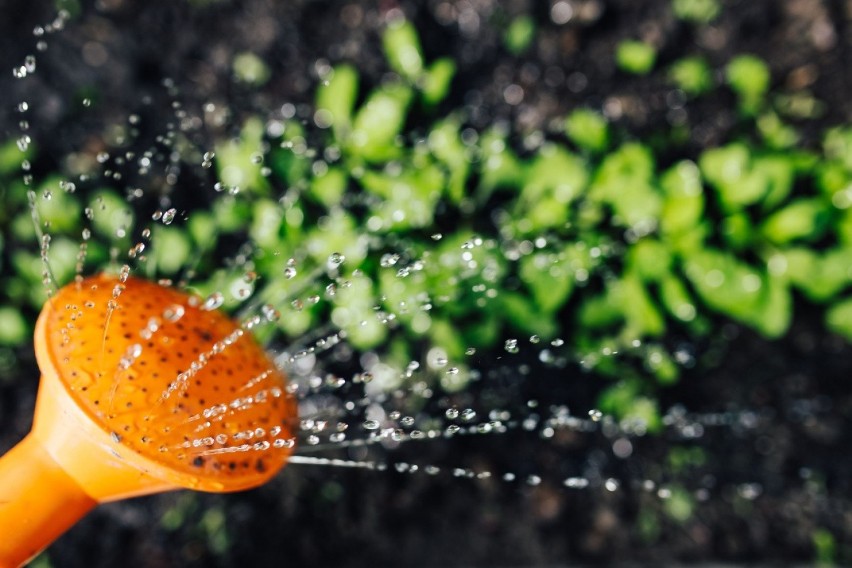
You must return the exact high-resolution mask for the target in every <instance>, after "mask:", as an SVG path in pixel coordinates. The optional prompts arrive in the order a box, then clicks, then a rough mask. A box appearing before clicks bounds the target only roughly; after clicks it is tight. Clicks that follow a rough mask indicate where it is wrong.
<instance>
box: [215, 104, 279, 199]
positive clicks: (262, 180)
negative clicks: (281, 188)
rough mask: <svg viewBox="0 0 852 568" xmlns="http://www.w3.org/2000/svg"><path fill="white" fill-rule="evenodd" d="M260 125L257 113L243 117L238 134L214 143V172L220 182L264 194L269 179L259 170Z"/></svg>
mask: <svg viewBox="0 0 852 568" xmlns="http://www.w3.org/2000/svg"><path fill="white" fill-rule="evenodd" d="M263 133H264V125H263V122H262V121H261V120H260V119H259V118H258V117H251V118H249V119H247V120H246V121H245V123H244V124H243V127H242V129H241V130H240V136H239V138H232V139H230V140H224V141H220V142H217V143H216V172H217V174H218V176H219V181H220V182H221V183H223V184H224V185H226V186H228V187H229V188H231V187H236V188H239V190H240V191H255V192H258V193H262V194H265V193H267V192H268V191H269V183H268V182H267V180H266V177H265V176H264V175H263V174H262V173H261V169H262V166H261V164H262V159H263V156H264V145H263Z"/></svg>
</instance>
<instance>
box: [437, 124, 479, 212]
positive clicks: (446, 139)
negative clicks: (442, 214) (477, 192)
mask: <svg viewBox="0 0 852 568" xmlns="http://www.w3.org/2000/svg"><path fill="white" fill-rule="evenodd" d="M459 128H460V124H459V121H458V120H457V119H456V118H454V117H450V118H447V119H445V120H442V121H440V122H438V124H436V125H435V126H434V127H433V128H432V131H431V132H430V133H429V138H428V144H429V150H430V151H431V152H432V155H433V156H435V158H437V159H438V161H440V162H441V163H443V164H444V165H446V166H447V169H448V170H449V174H450V175H449V180H448V181H449V183H448V184H447V193H448V195H449V197H450V200H451V201H452V202H453V203H459V202H460V201H461V200H462V198H464V195H465V189H466V183H467V178H468V175H469V173H470V149H469V148H468V147H467V146H466V145H465V144H464V143H463V142H462V138H461V134H460V133H459Z"/></svg>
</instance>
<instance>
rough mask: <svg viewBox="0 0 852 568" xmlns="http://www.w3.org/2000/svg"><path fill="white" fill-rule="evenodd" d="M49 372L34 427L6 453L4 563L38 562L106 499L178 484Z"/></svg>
mask: <svg viewBox="0 0 852 568" xmlns="http://www.w3.org/2000/svg"><path fill="white" fill-rule="evenodd" d="M153 473H154V472H153V471H151V469H150V468H147V467H146V464H144V463H141V462H140V459H139V457H138V456H135V455H133V454H132V453H130V452H128V451H127V450H126V449H123V448H122V447H121V445H120V443H119V440H117V439H116V438H115V437H114V436H113V435H111V434H108V433H106V432H105V431H104V430H102V429H101V428H100V427H99V426H98V425H97V424H95V423H93V422H92V421H91V420H90V419H89V418H88V417H87V416H85V415H84V414H83V413H82V412H81V411H80V409H79V408H77V407H76V405H75V404H73V402H72V401H71V400H70V394H69V393H68V392H67V391H66V390H65V388H64V387H63V385H62V384H60V382H59V380H58V378H57V377H55V376H53V377H51V376H49V375H45V376H43V377H42V380H41V384H40V387H39V394H38V399H37V403H36V413H35V422H34V424H33V429H32V431H31V432H30V433H29V434H28V435H27V436H26V437H25V438H24V439H23V440H22V441H21V442H20V443H19V444H18V445H17V446H15V447H14V448H12V449H11V450H10V451H9V452H8V453H7V454H6V455H4V456H3V457H2V458H0V535H2V536H0V568H6V567H15V566H20V565H22V564H24V563H25V562H27V561H28V560H31V559H32V558H33V557H34V556H35V555H36V554H38V553H39V552H41V551H42V550H43V549H44V548H46V547H47V546H48V545H49V544H50V543H52V542H53V541H54V540H56V538H58V537H59V536H60V535H62V534H63V533H64V532H65V531H66V530H68V529H69V528H70V527H71V526H73V525H74V524H75V523H76V522H77V521H78V520H80V519H81V518H82V517H83V516H85V515H86V513H88V512H89V511H90V510H91V509H92V508H94V507H95V506H96V505H97V504H98V503H103V502H108V501H115V500H118V499H124V498H127V497H134V496H138V495H144V494H150V493H157V492H161V491H167V490H170V489H175V488H177V486H176V485H175V484H173V483H170V482H168V481H165V480H163V479H161V478H158V477H157V476H156V475H155V474H153Z"/></svg>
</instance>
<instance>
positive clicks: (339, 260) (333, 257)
mask: <svg viewBox="0 0 852 568" xmlns="http://www.w3.org/2000/svg"><path fill="white" fill-rule="evenodd" d="M345 260H346V257H345V256H343V255H342V254H340V253H339V252H333V253H331V254H330V255H328V267H329V268H332V269H334V268H337V267H339V266H340V265H341V264H343V262H344V261H345Z"/></svg>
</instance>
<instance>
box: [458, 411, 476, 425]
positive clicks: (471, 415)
mask: <svg viewBox="0 0 852 568" xmlns="http://www.w3.org/2000/svg"><path fill="white" fill-rule="evenodd" d="M475 418H476V411H475V410H474V409H472V408H465V409H464V410H462V411H461V419H462V420H464V421H465V422H471V421H472V420H474V419H475Z"/></svg>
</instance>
